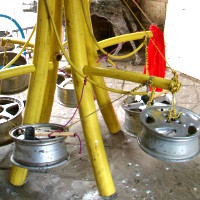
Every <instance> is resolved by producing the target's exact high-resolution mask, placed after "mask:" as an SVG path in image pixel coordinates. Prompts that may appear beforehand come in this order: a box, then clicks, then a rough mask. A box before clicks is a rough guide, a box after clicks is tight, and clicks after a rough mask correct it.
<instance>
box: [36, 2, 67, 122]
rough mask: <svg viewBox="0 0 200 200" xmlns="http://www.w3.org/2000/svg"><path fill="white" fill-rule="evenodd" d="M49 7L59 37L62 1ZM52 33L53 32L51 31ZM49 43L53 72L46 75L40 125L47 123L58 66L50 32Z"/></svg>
mask: <svg viewBox="0 0 200 200" xmlns="http://www.w3.org/2000/svg"><path fill="white" fill-rule="evenodd" d="M51 5H53V7H54V10H53V18H54V21H55V24H56V28H57V31H58V34H59V36H61V31H62V13H63V0H59V1H58V0H51ZM52 31H53V30H52ZM50 41H51V50H50V61H52V62H53V66H54V67H53V70H50V71H49V73H48V78H47V84H46V88H45V95H44V101H43V105H42V111H41V116H40V122H41V123H47V122H49V119H50V116H51V111H52V106H53V101H54V93H55V89H56V82H57V72H58V66H59V57H60V47H59V45H58V42H57V39H56V35H55V33H54V32H52V37H51V39H50Z"/></svg>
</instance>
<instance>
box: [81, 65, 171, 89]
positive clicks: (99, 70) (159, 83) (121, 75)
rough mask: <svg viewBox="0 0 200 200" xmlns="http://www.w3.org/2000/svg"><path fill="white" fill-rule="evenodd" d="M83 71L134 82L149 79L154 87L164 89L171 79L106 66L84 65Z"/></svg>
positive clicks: (167, 87) (145, 81)
mask: <svg viewBox="0 0 200 200" xmlns="http://www.w3.org/2000/svg"><path fill="white" fill-rule="evenodd" d="M83 73H84V74H85V75H88V76H91V75H96V76H103V77H109V78H116V79H120V80H126V81H132V82H135V83H143V84H145V83H147V81H151V82H152V84H153V85H154V86H155V87H159V88H163V89H166V90H170V87H171V80H168V79H164V78H160V77H155V76H148V75H145V74H141V73H138V72H131V71H125V70H118V69H114V68H112V69H111V68H106V67H88V66H85V67H84V68H83ZM174 84H175V83H174Z"/></svg>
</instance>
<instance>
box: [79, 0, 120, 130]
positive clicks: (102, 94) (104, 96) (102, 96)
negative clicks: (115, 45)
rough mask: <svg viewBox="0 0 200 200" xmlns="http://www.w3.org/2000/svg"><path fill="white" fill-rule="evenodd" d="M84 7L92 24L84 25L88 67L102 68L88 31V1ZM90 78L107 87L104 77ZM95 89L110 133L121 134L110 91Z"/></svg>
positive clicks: (84, 1)
mask: <svg viewBox="0 0 200 200" xmlns="http://www.w3.org/2000/svg"><path fill="white" fill-rule="evenodd" d="M82 6H85V9H84V10H87V11H88V12H87V13H85V18H86V19H85V20H87V21H88V22H87V24H90V27H87V25H86V23H84V31H85V40H86V49H87V58H88V65H89V66H93V65H97V66H100V64H99V63H97V60H98V55H97V50H96V48H95V44H94V42H93V39H92V37H91V35H90V34H89V31H88V28H90V32H92V25H91V20H90V14H89V4H88V0H82ZM90 78H91V79H92V80H93V81H95V82H96V83H98V84H100V85H104V86H105V82H104V79H103V78H102V77H98V76H91V77H90ZM93 89H94V93H95V96H96V99H97V101H98V104H99V107H100V108H104V109H101V113H102V116H103V118H104V121H105V123H106V125H107V127H108V129H109V131H110V133H117V132H119V131H120V124H119V121H118V119H117V116H116V114H115V111H114V108H113V105H112V103H111V100H110V96H109V94H108V91H106V90H103V89H101V88H99V87H95V86H93Z"/></svg>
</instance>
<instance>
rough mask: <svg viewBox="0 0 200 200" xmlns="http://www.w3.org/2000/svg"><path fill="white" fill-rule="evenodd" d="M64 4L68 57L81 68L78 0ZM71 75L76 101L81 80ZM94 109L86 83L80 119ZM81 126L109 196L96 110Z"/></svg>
mask: <svg viewBox="0 0 200 200" xmlns="http://www.w3.org/2000/svg"><path fill="white" fill-rule="evenodd" d="M64 6H65V17H66V20H65V21H66V27H67V36H68V46H69V54H70V58H71V60H72V62H73V63H74V65H75V67H77V68H79V70H82V68H83V66H84V65H87V64H88V63H87V54H86V44H85V36H84V29H83V13H82V9H81V0H64ZM72 76H73V82H74V87H75V92H76V97H77V100H79V99H80V97H81V93H82V87H83V82H84V81H83V78H82V77H80V76H79V75H78V74H77V73H76V72H75V71H74V70H73V69H72ZM94 111H95V105H94V99H93V94H92V87H91V84H90V83H87V84H86V86H85V89H84V93H83V98H82V101H81V104H80V108H79V113H80V117H81V118H84V117H85V116H87V115H89V114H90V113H92V112H94ZM82 127H83V131H84V135H85V140H86V145H87V149H88V153H89V156H90V160H91V164H92V167H93V171H94V176H95V178H96V183H97V187H98V189H99V193H100V195H102V196H110V195H112V194H114V193H115V187H114V184H113V180H112V176H111V173H110V169H109V165H108V161H107V157H106V152H105V149H104V145H103V140H102V137H101V132H100V127H99V123H98V119H97V115H96V113H95V114H93V115H90V116H89V117H87V118H85V119H84V120H83V121H82Z"/></svg>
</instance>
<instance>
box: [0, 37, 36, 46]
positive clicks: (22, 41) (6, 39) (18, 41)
mask: <svg viewBox="0 0 200 200" xmlns="http://www.w3.org/2000/svg"><path fill="white" fill-rule="evenodd" d="M0 40H1V45H2V46H4V45H5V43H6V42H7V43H10V44H20V45H24V44H25V43H26V40H25V39H16V38H12V37H1V38H0ZM34 46H35V45H34V44H33V43H31V42H29V43H28V45H27V47H32V48H34Z"/></svg>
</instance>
